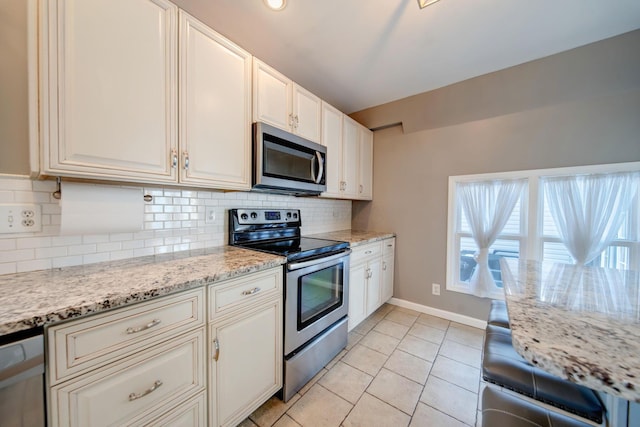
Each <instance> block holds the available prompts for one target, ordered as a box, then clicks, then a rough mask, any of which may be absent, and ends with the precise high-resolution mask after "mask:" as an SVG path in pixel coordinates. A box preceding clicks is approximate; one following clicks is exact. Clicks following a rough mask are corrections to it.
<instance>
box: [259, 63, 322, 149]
mask: <svg viewBox="0 0 640 427" xmlns="http://www.w3.org/2000/svg"><path fill="white" fill-rule="evenodd" d="M321 104H322V101H321V100H320V98H318V97H317V96H315V95H314V94H312V93H311V92H309V91H308V90H306V89H304V88H303V87H301V86H299V85H298V84H296V83H295V82H293V81H291V80H290V79H289V78H287V77H286V76H284V75H283V74H282V73H280V72H278V71H277V70H275V69H273V68H271V67H270V66H268V65H267V64H265V63H263V62H261V61H259V60H257V59H254V61H253V120H254V121H256V122H258V121H261V122H265V123H268V124H270V125H272V126H275V127H278V128H280V129H283V130H286V131H289V132H292V133H295V134H296V135H299V136H301V137H303V138H305V139H308V140H310V141H313V142H317V143H320V137H321V115H322V112H321Z"/></svg>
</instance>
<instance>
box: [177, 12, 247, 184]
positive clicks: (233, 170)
mask: <svg viewBox="0 0 640 427" xmlns="http://www.w3.org/2000/svg"><path fill="white" fill-rule="evenodd" d="M180 35H181V39H180V40H181V49H180V71H181V73H180V88H181V90H180V107H181V108H180V147H181V150H182V151H183V152H182V153H181V158H182V165H181V182H185V183H193V184H203V185H207V186H208V187H218V188H225V189H245V190H246V189H249V188H250V186H251V170H250V167H251V164H250V163H251V151H250V150H251V55H250V54H249V53H248V52H246V51H244V50H242V49H241V48H240V47H238V46H236V45H234V44H233V43H231V42H230V41H228V40H227V39H225V38H224V37H222V36H221V35H219V34H218V33H216V32H215V31H213V30H211V29H210V28H209V27H207V26H206V25H204V24H202V23H200V22H199V21H197V20H196V19H195V18H193V17H191V16H189V15H188V14H186V13H184V12H182V11H180ZM187 155H188V160H189V163H188V167H187V164H186V159H187V157H186V156H187Z"/></svg>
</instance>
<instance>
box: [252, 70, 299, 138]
mask: <svg viewBox="0 0 640 427" xmlns="http://www.w3.org/2000/svg"><path fill="white" fill-rule="evenodd" d="M291 87H292V83H291V80H289V79H288V78H286V77H285V76H284V75H282V74H280V73H279V72H278V71H276V70H274V69H273V68H271V67H269V66H268V65H266V64H264V63H263V62H260V61H259V60H257V59H254V61H253V121H256V122H258V121H262V122H265V123H269V124H270V125H272V126H276V127H278V128H280V129H284V130H286V131H291V125H290V119H291V117H290V116H291V91H292V88H291Z"/></svg>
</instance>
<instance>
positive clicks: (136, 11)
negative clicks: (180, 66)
mask: <svg viewBox="0 0 640 427" xmlns="http://www.w3.org/2000/svg"><path fill="white" fill-rule="evenodd" d="M48 10H49V22H48V25H49V27H48V30H49V32H48V34H47V37H48V44H47V49H48V52H47V51H46V49H45V50H44V55H47V56H46V57H45V58H44V60H46V61H49V64H48V68H47V72H48V73H49V74H48V79H47V80H46V81H44V88H43V91H45V92H47V95H48V101H49V103H48V105H47V106H46V107H45V111H46V112H47V113H48V118H47V121H46V123H47V126H45V128H47V127H48V132H45V133H44V138H45V141H44V144H43V145H44V154H45V156H44V162H45V164H44V165H43V166H44V169H45V172H47V173H59V174H61V175H71V176H76V175H77V176H98V177H103V178H107V179H115V178H117V177H127V179H128V180H145V181H175V170H174V169H173V168H172V167H171V162H170V158H171V152H172V150H173V149H175V147H176V144H177V129H176V112H177V104H176V88H177V80H176V77H177V73H176V71H177V70H176V68H177V67H176V59H177V58H176V54H177V46H176V45H177V32H176V31H177V25H176V24H177V8H176V7H175V6H174V5H172V4H171V3H170V2H168V1H164V0H154V1H151V0H95V1H91V2H87V1H85V0H69V1H66V2H59V3H56V2H53V1H51V2H50V3H49V9H48ZM45 98H46V97H45ZM45 115H47V114H45ZM142 178H144V179H142Z"/></svg>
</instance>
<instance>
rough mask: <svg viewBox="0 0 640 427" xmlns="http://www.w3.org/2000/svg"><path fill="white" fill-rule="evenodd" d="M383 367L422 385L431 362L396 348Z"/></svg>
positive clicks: (427, 374)
mask: <svg viewBox="0 0 640 427" xmlns="http://www.w3.org/2000/svg"><path fill="white" fill-rule="evenodd" d="M384 367H385V368H387V369H389V370H390V371H393V372H395V373H396V374H400V375H402V376H404V377H407V378H409V379H410V380H413V381H415V382H417V383H420V384H422V385H424V383H425V382H426V381H427V377H428V376H429V371H430V370H431V362H427V361H426V360H424V359H421V358H419V357H417V356H414V355H412V354H409V353H405V352H404V351H400V350H396V351H394V352H393V354H391V356H390V357H389V360H387V363H385V364H384Z"/></svg>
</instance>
